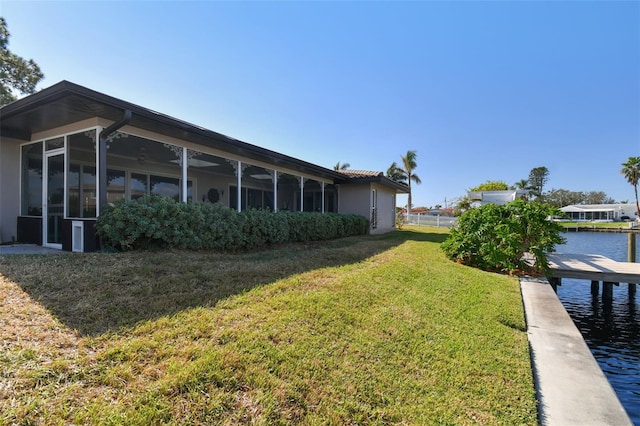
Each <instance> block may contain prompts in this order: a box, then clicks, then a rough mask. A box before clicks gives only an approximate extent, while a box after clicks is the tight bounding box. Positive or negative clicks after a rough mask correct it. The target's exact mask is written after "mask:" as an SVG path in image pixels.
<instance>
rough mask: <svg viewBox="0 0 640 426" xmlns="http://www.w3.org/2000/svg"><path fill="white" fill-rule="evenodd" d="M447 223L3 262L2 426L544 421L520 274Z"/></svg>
mask: <svg viewBox="0 0 640 426" xmlns="http://www.w3.org/2000/svg"><path fill="white" fill-rule="evenodd" d="M443 232H445V231H442V230H441V229H435V228H411V227H405V229H404V230H403V231H398V232H395V233H392V234H388V235H384V236H368V237H355V238H346V239H342V240H337V241H330V242H321V243H313V244H306V245H302V244H301V245H285V246H281V247H277V248H274V249H271V250H267V251H257V252H250V253H243V254H217V253H200V252H196V253H194V252H182V251H171V252H169V251H164V252H149V253H120V254H64V255H52V256H13V257H11V256H4V257H2V256H0V343H1V344H2V345H3V347H2V351H1V352H0V424H36V423H38V424H70V423H71V424H139V425H147V424H176V425H184V424H258V425H259V424H265V425H271V424H311V425H315V424H317V425H324V424H336V425H341V424H353V425H355V424H360V425H362V424H403V425H404V424H420V425H422V424H478V423H479V424H509V425H512V424H532V425H533V424H536V423H537V416H536V401H535V392H534V387H533V382H532V376H531V367H530V359H529V352H528V344H527V335H526V332H525V323H524V317H523V308H522V301H521V297H520V290H519V285H518V280H517V279H516V278H513V277H508V276H502V275H496V274H491V273H486V272H482V271H478V270H474V269H471V268H468V267H464V266H461V265H458V264H455V263H453V262H450V261H448V260H447V259H445V257H444V256H443V254H442V253H441V251H440V249H439V243H440V242H442V241H443V239H444V237H445V236H446V234H444V233H443Z"/></svg>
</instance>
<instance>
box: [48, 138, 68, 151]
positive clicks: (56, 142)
mask: <svg viewBox="0 0 640 426" xmlns="http://www.w3.org/2000/svg"><path fill="white" fill-rule="evenodd" d="M58 148H64V137H59V138H55V139H49V140H48V141H46V142H45V149H46V150H47V151H51V150H53V149H58Z"/></svg>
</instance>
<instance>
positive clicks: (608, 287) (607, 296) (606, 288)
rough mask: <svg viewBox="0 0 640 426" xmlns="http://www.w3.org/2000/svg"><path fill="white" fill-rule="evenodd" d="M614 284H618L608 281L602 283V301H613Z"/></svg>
mask: <svg viewBox="0 0 640 426" xmlns="http://www.w3.org/2000/svg"><path fill="white" fill-rule="evenodd" d="M614 284H618V283H612V282H608V281H604V282H603V283H602V299H603V300H612V299H613V286H614Z"/></svg>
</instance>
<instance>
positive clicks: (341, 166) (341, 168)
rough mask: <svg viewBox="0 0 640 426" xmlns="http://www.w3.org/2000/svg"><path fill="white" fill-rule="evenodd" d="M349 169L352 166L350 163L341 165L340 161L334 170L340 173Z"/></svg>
mask: <svg viewBox="0 0 640 426" xmlns="http://www.w3.org/2000/svg"><path fill="white" fill-rule="evenodd" d="M349 167H351V164H349V163H342V164H340V162H339V161H338V162H337V163H336V165H335V166H333V170H335V171H340V170H347V169H348V168H349Z"/></svg>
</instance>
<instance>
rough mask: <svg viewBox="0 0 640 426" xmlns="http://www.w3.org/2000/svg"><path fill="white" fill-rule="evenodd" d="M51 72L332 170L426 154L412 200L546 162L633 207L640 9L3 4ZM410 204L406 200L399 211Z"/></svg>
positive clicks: (554, 179)
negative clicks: (629, 163) (628, 172)
mask: <svg viewBox="0 0 640 426" xmlns="http://www.w3.org/2000/svg"><path fill="white" fill-rule="evenodd" d="M0 14H1V15H2V16H4V17H5V18H6V20H7V23H8V25H9V30H10V32H11V39H10V45H9V47H10V49H11V50H12V51H14V52H15V53H17V54H19V55H21V56H23V57H26V58H32V59H34V60H35V61H36V62H37V63H38V64H39V65H40V67H41V68H42V70H43V72H44V73H45V79H44V80H43V82H42V83H41V84H40V86H39V87H40V88H44V87H47V86H50V85H52V84H55V83H57V82H58V81H60V80H69V81H72V82H75V83H78V84H81V85H84V86H87V87H90V88H92V89H94V90H98V91H100V92H104V93H107V94H109V95H112V96H115V97H118V98H121V99H124V100H127V101H130V102H133V103H136V104H139V105H141V106H144V107H147V108H150V109H154V110H157V111H160V112H163V113H165V114H169V115H171V116H174V117H177V118H180V119H183V120H185V121H188V122H190V123H193V124H197V125H200V126H203V127H206V128H209V129H211V130H215V131H218V132H221V133H224V134H227V135H229V136H232V137H234V138H237V139H240V140H243V141H245V142H249V143H253V144H255V145H259V146H262V147H265V148H268V149H272V150H275V151H278V152H281V153H284V154H287V155H290V156H293V157H296V158H300V159H303V160H305V161H310V162H313V163H316V164H319V165H322V166H325V167H327V168H332V167H333V165H334V164H336V163H337V162H338V161H340V162H348V163H350V164H351V168H352V169H365V170H379V171H386V170H387V168H388V167H389V165H390V164H391V162H393V161H399V160H400V156H401V155H402V154H405V153H406V152H407V150H410V149H413V150H417V152H418V168H417V169H416V173H417V174H418V175H419V176H420V178H421V179H422V184H421V185H414V187H413V204H414V205H415V206H433V205H436V204H442V205H444V204H445V199H446V200H447V203H450V202H451V201H452V200H454V199H455V198H457V197H460V196H462V195H464V194H465V192H466V190H467V189H468V188H470V187H472V186H475V185H478V184H480V183H482V182H484V181H486V180H489V179H491V180H504V181H506V182H507V183H509V184H513V183H514V182H516V181H518V180H520V179H524V178H527V177H528V175H529V171H530V170H531V169H532V168H534V167H538V166H545V167H547V168H548V169H549V171H550V174H549V182H548V184H547V187H546V189H551V188H563V189H568V190H572V191H605V192H606V193H607V194H608V195H610V196H612V197H613V198H614V199H616V200H618V201H620V200H629V201H631V200H633V199H634V195H633V188H632V186H631V185H629V184H628V183H627V182H626V181H625V180H624V178H623V177H622V175H620V173H619V170H620V167H621V163H622V162H624V161H625V160H626V159H627V158H628V157H630V156H638V155H640V2H637V1H625V2H613V1H607V2H598V1H565V2H560V1H529V2H527V1H509V2H506V1H464V2H462V1H461V2H441V1H438V2H431V1H422V2H420V1H414V2H367V1H358V2H342V1H333V2H320V1H318V2H292V1H287V2H284V1H283V2H275V1H274V2H212V1H209V2H159V1H158V2H146V1H144V2H143V1H137V2H127V1H118V2H89V1H85V2H53V1H47V2H32V1H7V0H2V1H1V2H0ZM403 202H406V197H405V198H404V199H402V198H401V199H400V200H399V203H403Z"/></svg>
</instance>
